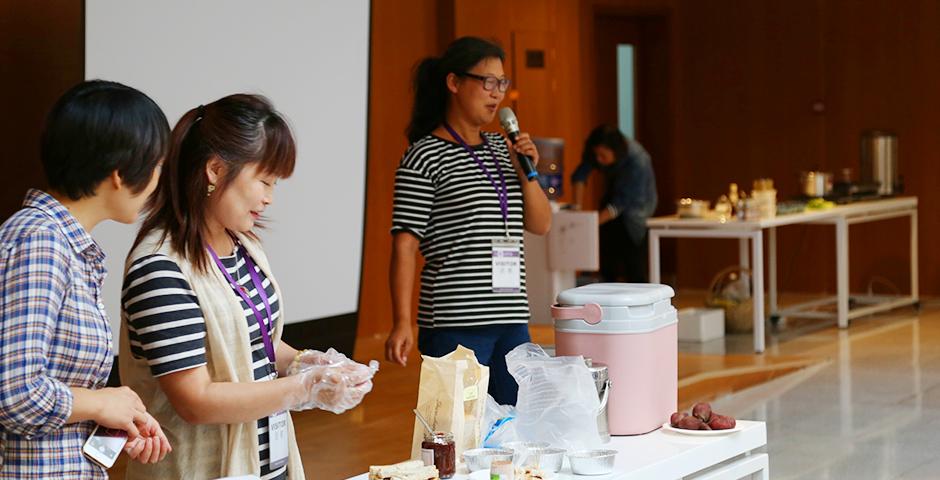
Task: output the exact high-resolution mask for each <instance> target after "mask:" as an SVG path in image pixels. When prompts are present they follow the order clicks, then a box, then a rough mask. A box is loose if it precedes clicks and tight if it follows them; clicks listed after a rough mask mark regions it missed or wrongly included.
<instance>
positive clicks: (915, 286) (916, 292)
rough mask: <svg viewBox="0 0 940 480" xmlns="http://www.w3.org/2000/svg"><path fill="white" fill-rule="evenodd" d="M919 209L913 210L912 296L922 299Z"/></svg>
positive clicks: (918, 299) (916, 299)
mask: <svg viewBox="0 0 940 480" xmlns="http://www.w3.org/2000/svg"><path fill="white" fill-rule="evenodd" d="M917 242H918V239H917V210H914V211H913V212H911V297H913V298H914V301H915V302H916V301H920V279H919V275H918V266H917Z"/></svg>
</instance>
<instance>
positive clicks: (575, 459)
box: [568, 450, 617, 475]
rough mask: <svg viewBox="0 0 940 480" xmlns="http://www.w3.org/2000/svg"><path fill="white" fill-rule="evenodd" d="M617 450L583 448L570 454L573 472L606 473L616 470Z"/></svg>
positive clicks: (576, 473) (587, 473)
mask: <svg viewBox="0 0 940 480" xmlns="http://www.w3.org/2000/svg"><path fill="white" fill-rule="evenodd" d="M616 456H617V451H616V450H582V451H580V452H571V453H569V454H568V462H569V463H571V473H573V474H575V475H605V474H608V473H611V472H613V471H614V458H615V457H616Z"/></svg>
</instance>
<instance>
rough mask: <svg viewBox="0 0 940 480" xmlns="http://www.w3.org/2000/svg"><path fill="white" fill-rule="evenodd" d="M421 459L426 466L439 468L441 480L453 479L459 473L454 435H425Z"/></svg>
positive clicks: (438, 433) (443, 433)
mask: <svg viewBox="0 0 940 480" xmlns="http://www.w3.org/2000/svg"><path fill="white" fill-rule="evenodd" d="M421 458H422V459H424V463H425V465H430V464H431V463H433V464H434V466H435V467H437V473H438V476H440V478H442V479H444V478H451V477H453V476H454V474H455V473H457V453H456V451H455V450H454V434H452V433H450V432H434V433H425V434H424V441H423V442H421Z"/></svg>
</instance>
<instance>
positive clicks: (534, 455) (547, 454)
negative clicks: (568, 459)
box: [522, 447, 566, 473]
mask: <svg viewBox="0 0 940 480" xmlns="http://www.w3.org/2000/svg"><path fill="white" fill-rule="evenodd" d="M565 451H566V450H565V449H564V448H552V447H548V448H530V449H528V450H526V456H525V458H524V459H523V460H522V466H523V467H535V468H538V469H540V470H542V471H546V472H553V473H554V472H558V471H560V470H561V465H562V464H563V463H564V461H565Z"/></svg>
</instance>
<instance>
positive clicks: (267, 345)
mask: <svg viewBox="0 0 940 480" xmlns="http://www.w3.org/2000/svg"><path fill="white" fill-rule="evenodd" d="M239 248H240V247H239V246H238V245H236V246H235V252H236V253H237V252H238V249H239ZM206 249H207V250H209V254H210V255H212V259H213V260H215V264H216V265H218V266H219V270H221V271H222V275H225V278H226V279H227V280H228V283H229V285H231V286H232V289H233V290H235V293H237V294H238V295H239V296H241V297H242V300H244V301H245V303H247V304H248V306H249V307H251V311H252V313H254V314H255V320H257V321H258V330H261V340H262V341H264V350H265V352H267V354H268V360H270V361H271V363H275V356H274V344H273V343H272V342H271V336H270V334H269V333H268V330H269V329H270V328H271V326H272V324H273V323H274V316H273V315H272V314H271V304H270V303H269V301H268V292H266V291H264V285H263V284H262V283H261V278H260V277H258V272H256V271H255V262H253V261H252V260H251V255H248V252H245V264H246V265H247V266H248V275H250V276H251V283H252V284H254V286H255V289H256V290H258V295H261V301H263V302H264V310H265V313H267V314H268V326H267V327H265V324H264V320H263V318H262V317H261V312H259V311H258V308H257V307H256V306H255V303H254V302H252V301H251V297H249V296H248V292H247V291H245V289H244V287H242V286H241V285H239V284H238V283H236V282H235V279H234V278H232V275H231V274H229V273H228V270H227V269H226V268H225V265H224V264H223V263H222V260H219V256H218V255H216V254H215V250H213V249H212V247H210V246H208V245H206ZM237 258H238V257H237V256H236V259H237Z"/></svg>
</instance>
